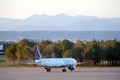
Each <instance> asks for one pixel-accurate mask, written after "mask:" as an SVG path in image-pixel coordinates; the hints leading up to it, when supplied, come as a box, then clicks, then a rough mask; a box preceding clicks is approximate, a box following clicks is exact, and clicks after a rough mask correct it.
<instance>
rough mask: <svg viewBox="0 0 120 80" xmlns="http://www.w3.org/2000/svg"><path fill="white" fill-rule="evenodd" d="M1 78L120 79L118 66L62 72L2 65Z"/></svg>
mask: <svg viewBox="0 0 120 80" xmlns="http://www.w3.org/2000/svg"><path fill="white" fill-rule="evenodd" d="M0 80H120V67H118V68H94V67H93V68H77V69H76V70H75V71H72V72H71V71H69V70H68V69H67V72H62V69H61V68H57V69H54V68H53V69H52V71H51V72H46V70H45V69H44V68H42V67H1V68H0Z"/></svg>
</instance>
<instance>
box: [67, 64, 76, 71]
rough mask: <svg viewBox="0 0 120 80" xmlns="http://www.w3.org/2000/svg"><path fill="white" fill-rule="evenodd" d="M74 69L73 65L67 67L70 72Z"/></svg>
mask: <svg viewBox="0 0 120 80" xmlns="http://www.w3.org/2000/svg"><path fill="white" fill-rule="evenodd" d="M75 68H76V66H75V65H71V66H69V67H68V69H70V70H71V71H73V70H74V69H75Z"/></svg>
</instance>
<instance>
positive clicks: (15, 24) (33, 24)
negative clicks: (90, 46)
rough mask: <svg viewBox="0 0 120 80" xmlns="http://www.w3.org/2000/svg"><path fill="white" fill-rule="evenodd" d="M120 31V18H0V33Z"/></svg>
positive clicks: (34, 16) (60, 16)
mask: <svg viewBox="0 0 120 80" xmlns="http://www.w3.org/2000/svg"><path fill="white" fill-rule="evenodd" d="M33 30H34V31H36V30H37V31H42V30H44V31H120V18H98V17H95V16H83V15H78V16H69V15H65V14H59V15H55V16H49V15H32V16H31V17H28V18H26V19H24V20H21V19H9V18H0V31H33Z"/></svg>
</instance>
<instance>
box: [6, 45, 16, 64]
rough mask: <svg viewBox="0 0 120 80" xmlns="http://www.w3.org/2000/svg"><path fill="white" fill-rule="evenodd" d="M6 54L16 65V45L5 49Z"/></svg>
mask: <svg viewBox="0 0 120 80" xmlns="http://www.w3.org/2000/svg"><path fill="white" fill-rule="evenodd" d="M5 56H6V58H7V59H9V60H12V61H13V64H14V65H15V60H16V45H11V46H9V47H8V48H7V49H6V51H5Z"/></svg>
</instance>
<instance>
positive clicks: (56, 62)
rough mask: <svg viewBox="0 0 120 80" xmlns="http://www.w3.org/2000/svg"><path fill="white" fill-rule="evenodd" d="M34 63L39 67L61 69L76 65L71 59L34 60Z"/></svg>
mask: <svg viewBox="0 0 120 80" xmlns="http://www.w3.org/2000/svg"><path fill="white" fill-rule="evenodd" d="M35 62H36V64H38V65H40V66H44V67H50V68H60V67H61V68H62V67H69V66H71V65H74V66H76V65H77V61H76V60H75V59H73V58H43V59H40V60H35Z"/></svg>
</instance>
